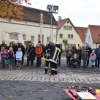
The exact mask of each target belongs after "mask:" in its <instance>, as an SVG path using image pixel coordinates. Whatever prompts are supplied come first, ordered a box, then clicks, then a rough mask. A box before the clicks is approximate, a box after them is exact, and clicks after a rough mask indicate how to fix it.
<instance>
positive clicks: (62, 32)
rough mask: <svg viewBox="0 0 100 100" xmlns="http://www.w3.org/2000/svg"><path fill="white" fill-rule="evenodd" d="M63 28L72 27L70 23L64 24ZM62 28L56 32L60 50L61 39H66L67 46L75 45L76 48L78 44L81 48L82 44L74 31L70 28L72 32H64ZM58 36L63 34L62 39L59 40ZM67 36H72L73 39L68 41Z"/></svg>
mask: <svg viewBox="0 0 100 100" xmlns="http://www.w3.org/2000/svg"><path fill="white" fill-rule="evenodd" d="M63 26H72V25H71V23H70V22H69V23H67V22H66V23H65V24H64V25H63ZM63 26H62V28H61V29H60V30H59V31H58V35H57V42H59V43H61V44H62V48H63V49H64V44H63V39H67V40H68V43H69V44H76V46H77V47H78V44H80V46H83V42H82V41H81V39H80V37H79V35H78V33H77V32H76V31H75V29H74V28H73V26H72V30H64V29H63ZM59 34H63V38H59ZM68 34H73V36H74V38H73V39H68Z"/></svg>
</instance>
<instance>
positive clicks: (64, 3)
mask: <svg viewBox="0 0 100 100" xmlns="http://www.w3.org/2000/svg"><path fill="white" fill-rule="evenodd" d="M30 3H31V6H29V5H26V6H29V7H33V8H37V9H42V10H46V7H47V5H48V4H53V5H58V6H59V13H58V14H53V15H54V17H55V19H56V20H58V16H61V17H62V19H64V18H69V19H70V20H71V21H72V23H73V24H74V26H80V27H88V25H100V0H30ZM24 5H25V4H24Z"/></svg>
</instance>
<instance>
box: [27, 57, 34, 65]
mask: <svg viewBox="0 0 100 100" xmlns="http://www.w3.org/2000/svg"><path fill="white" fill-rule="evenodd" d="M30 61H31V66H34V60H33V59H28V58H27V66H29V63H30Z"/></svg>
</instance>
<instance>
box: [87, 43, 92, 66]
mask: <svg viewBox="0 0 100 100" xmlns="http://www.w3.org/2000/svg"><path fill="white" fill-rule="evenodd" d="M86 50H87V52H88V61H87V66H89V58H90V54H91V53H92V49H91V48H90V45H89V44H87V46H86Z"/></svg>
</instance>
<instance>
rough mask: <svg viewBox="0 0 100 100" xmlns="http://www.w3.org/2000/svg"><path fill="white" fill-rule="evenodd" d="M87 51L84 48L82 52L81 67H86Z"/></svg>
mask: <svg viewBox="0 0 100 100" xmlns="http://www.w3.org/2000/svg"><path fill="white" fill-rule="evenodd" d="M88 56H89V55H88V52H87V51H86V49H84V51H83V53H82V59H83V67H85V68H86V67H87V61H88Z"/></svg>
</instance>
